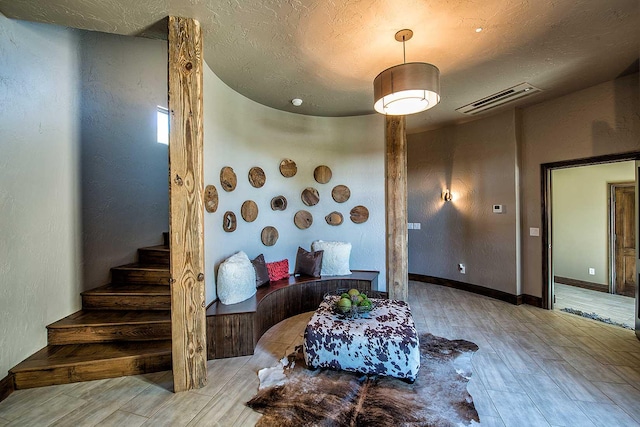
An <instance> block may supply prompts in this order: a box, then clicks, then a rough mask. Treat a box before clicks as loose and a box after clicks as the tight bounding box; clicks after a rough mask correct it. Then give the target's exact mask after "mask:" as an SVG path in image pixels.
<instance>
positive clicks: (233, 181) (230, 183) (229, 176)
mask: <svg viewBox="0 0 640 427" xmlns="http://www.w3.org/2000/svg"><path fill="white" fill-rule="evenodd" d="M237 184H238V178H237V177H236V173H235V172H234V171H233V168H230V167H229V166H225V167H223V168H222V169H221V170H220V185H222V189H223V190H224V191H233V190H235V189H236V185H237Z"/></svg>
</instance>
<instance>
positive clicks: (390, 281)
mask: <svg viewBox="0 0 640 427" xmlns="http://www.w3.org/2000/svg"><path fill="white" fill-rule="evenodd" d="M385 120H386V127H385V141H386V147H387V149H386V176H387V188H386V213H387V215H386V217H387V289H388V291H389V298H392V299H399V300H403V301H406V300H407V298H408V291H409V277H408V272H409V267H408V262H409V256H408V241H407V135H406V132H405V117H404V116H386V117H385Z"/></svg>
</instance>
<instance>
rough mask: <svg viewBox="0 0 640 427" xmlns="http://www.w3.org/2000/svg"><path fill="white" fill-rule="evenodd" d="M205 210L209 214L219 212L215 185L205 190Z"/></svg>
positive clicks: (208, 186)
mask: <svg viewBox="0 0 640 427" xmlns="http://www.w3.org/2000/svg"><path fill="white" fill-rule="evenodd" d="M204 208H205V209H206V210H207V212H209V213H213V212H215V211H217V210H218V190H217V189H216V187H215V185H207V187H206V188H205V189H204Z"/></svg>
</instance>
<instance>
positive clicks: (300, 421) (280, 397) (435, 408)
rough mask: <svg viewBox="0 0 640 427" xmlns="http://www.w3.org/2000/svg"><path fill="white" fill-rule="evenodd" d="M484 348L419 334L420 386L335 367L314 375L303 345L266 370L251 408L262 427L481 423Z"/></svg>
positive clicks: (316, 371) (319, 370) (355, 426)
mask: <svg viewBox="0 0 640 427" xmlns="http://www.w3.org/2000/svg"><path fill="white" fill-rule="evenodd" d="M477 350H478V346H477V345H475V344H474V343H472V342H469V341H464V340H455V341H449V340H447V339H445V338H440V337H436V336H434V335H431V334H422V335H421V336H420V365H421V367H420V372H419V374H418V378H417V379H416V381H415V383H413V384H407V383H406V382H403V381H402V380H399V379H396V378H390V377H378V376H365V375H359V374H354V373H350V372H345V371H333V370H328V369H316V370H313V371H312V370H309V369H307V368H306V365H305V363H304V356H303V354H302V346H298V347H296V349H295V351H294V352H293V353H291V354H290V355H288V356H287V357H286V358H283V359H282V361H281V364H280V365H278V366H276V367H273V368H266V369H262V370H261V371H260V372H259V373H258V375H259V376H260V390H259V391H258V394H257V395H256V396H255V397H254V398H253V399H251V400H250V401H249V402H247V406H249V407H250V408H253V409H254V410H256V411H258V412H260V413H262V414H263V417H262V418H260V421H258V423H257V424H256V425H257V426H282V427H288V426H291V427H294V426H295V427H299V426H353V427H358V426H363V427H364V426H394V427H395V426H461V425H462V426H465V425H470V424H472V423H473V422H474V421H475V422H478V421H479V419H478V413H477V412H476V409H475V406H474V405H473V399H472V398H471V395H469V393H468V392H467V382H468V381H469V377H470V376H471V356H472V355H473V353H474V352H475V351H477Z"/></svg>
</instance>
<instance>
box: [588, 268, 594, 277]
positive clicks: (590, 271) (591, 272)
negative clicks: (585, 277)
mask: <svg viewBox="0 0 640 427" xmlns="http://www.w3.org/2000/svg"><path fill="white" fill-rule="evenodd" d="M589 275H590V276H595V275H596V269H595V268H589Z"/></svg>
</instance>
